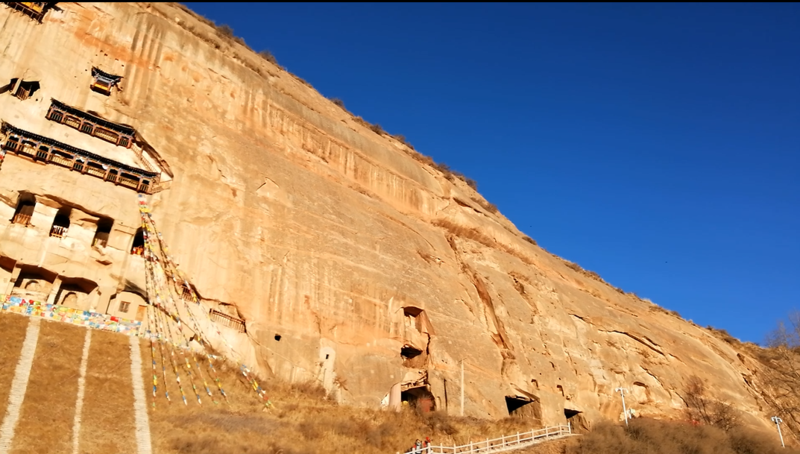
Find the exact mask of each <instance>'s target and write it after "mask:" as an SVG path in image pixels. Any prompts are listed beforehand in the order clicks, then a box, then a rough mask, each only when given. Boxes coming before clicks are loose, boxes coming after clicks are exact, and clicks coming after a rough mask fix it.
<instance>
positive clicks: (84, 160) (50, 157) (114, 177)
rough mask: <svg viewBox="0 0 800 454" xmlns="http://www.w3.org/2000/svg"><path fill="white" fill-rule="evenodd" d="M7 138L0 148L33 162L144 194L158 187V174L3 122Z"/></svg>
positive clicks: (3, 129) (3, 130) (1, 129)
mask: <svg viewBox="0 0 800 454" xmlns="http://www.w3.org/2000/svg"><path fill="white" fill-rule="evenodd" d="M0 131H2V133H3V134H4V135H6V137H7V139H6V141H5V143H3V145H2V148H3V149H4V150H7V151H9V152H12V153H14V154H16V155H17V156H25V157H28V158H30V159H32V160H34V161H36V162H42V163H45V164H55V165H58V166H61V167H66V168H68V169H70V170H73V171H76V172H80V173H82V174H84V175H91V176H93V177H96V178H101V179H103V180H104V181H109V182H111V183H114V184H115V185H119V186H124V187H126V188H130V189H133V190H134V191H136V192H143V193H146V194H151V193H153V191H154V189H155V188H156V187H157V186H158V182H159V174H158V173H155V172H149V171H147V170H143V169H139V168H136V167H133V166H129V165H127V164H123V163H121V162H117V161H114V160H112V159H108V158H105V157H103V156H99V155H96V154H94V153H91V152H88V151H86V150H81V149H79V148H75V147H73V146H71V145H67V144H65V143H61V142H59V141H57V140H53V139H50V138H47V137H43V136H40V135H38V134H34V133H32V132H28V131H25V130H22V129H19V128H16V127H14V126H12V125H10V124H8V123H6V122H3V124H2V128H0Z"/></svg>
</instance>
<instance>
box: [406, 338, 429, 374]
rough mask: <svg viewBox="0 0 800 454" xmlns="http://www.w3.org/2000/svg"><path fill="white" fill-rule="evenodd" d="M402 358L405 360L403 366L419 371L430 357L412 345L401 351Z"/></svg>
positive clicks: (407, 345)
mask: <svg viewBox="0 0 800 454" xmlns="http://www.w3.org/2000/svg"><path fill="white" fill-rule="evenodd" d="M400 357H401V358H403V366H405V367H410V368H414V369H419V368H422V367H423V366H425V361H426V360H427V357H428V355H427V354H425V352H424V351H422V350H420V349H418V348H417V347H415V346H413V345H411V344H404V345H403V347H402V348H401V349H400Z"/></svg>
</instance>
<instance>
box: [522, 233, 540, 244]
mask: <svg viewBox="0 0 800 454" xmlns="http://www.w3.org/2000/svg"><path fill="white" fill-rule="evenodd" d="M522 239H523V240H524V241H527V242H528V243H531V244H532V245H534V246H536V245H537V244H538V243H536V240H534V239H533V238H531V237H529V236H527V235H526V236H523V237H522Z"/></svg>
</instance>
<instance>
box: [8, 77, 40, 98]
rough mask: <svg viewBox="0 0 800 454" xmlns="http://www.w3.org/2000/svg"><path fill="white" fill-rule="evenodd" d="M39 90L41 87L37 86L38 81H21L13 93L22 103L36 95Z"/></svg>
mask: <svg viewBox="0 0 800 454" xmlns="http://www.w3.org/2000/svg"><path fill="white" fill-rule="evenodd" d="M39 88H41V86H40V85H39V82H38V81H36V80H23V81H22V82H20V84H19V87H17V91H16V92H14V96H16V97H17V98H19V99H21V100H23V101H24V100H26V99H28V98H30V97H31V96H33V94H34V93H36V92H37V91H38V90H39Z"/></svg>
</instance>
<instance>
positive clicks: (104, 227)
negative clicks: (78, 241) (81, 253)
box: [92, 218, 114, 247]
mask: <svg viewBox="0 0 800 454" xmlns="http://www.w3.org/2000/svg"><path fill="white" fill-rule="evenodd" d="M113 226H114V220H113V219H110V218H100V219H98V220H97V230H96V231H95V232H94V239H93V240H92V246H100V247H106V246H108V237H109V236H110V235H111V227H113Z"/></svg>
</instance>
